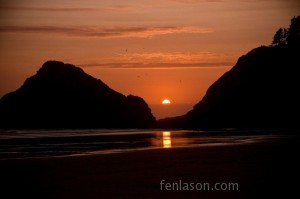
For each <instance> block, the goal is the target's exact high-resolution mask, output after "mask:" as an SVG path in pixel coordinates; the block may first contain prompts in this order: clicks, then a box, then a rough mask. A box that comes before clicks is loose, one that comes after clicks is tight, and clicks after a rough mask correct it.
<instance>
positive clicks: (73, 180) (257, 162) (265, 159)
mask: <svg viewBox="0 0 300 199" xmlns="http://www.w3.org/2000/svg"><path fill="white" fill-rule="evenodd" d="M299 148H300V146H299V138H298V137H297V138H290V139H288V138H287V139H282V140H280V141H272V142H271V141H266V142H257V143H250V144H237V145H227V146H207V147H195V148H169V149H155V150H144V151H134V152H128V153H118V154H105V155H103V154H102V155H88V156H73V157H57V158H40V159H26V160H7V161H0V176H1V179H0V181H1V190H2V191H1V193H0V194H1V195H2V196H0V197H1V198H3V196H5V195H7V196H9V197H7V198H20V197H21V198H149V199H150V198H270V197H272V196H277V197H283V198H292V196H293V194H294V193H296V191H297V190H298V189H299V178H298V177H299V168H300V167H299V163H297V159H298V158H299V151H300V150H299ZM293 179H294V180H293ZM161 180H165V182H166V183H168V182H170V183H172V182H177V183H178V182H179V181H180V180H181V182H184V183H187V182H191V183H210V186H213V185H214V183H229V182H230V183H238V189H239V190H238V191H216V190H213V191H212V190H210V191H204V190H197V191H168V190H166V189H165V187H163V189H164V190H161V185H160V182H161ZM293 181H295V182H297V183H293Z"/></svg>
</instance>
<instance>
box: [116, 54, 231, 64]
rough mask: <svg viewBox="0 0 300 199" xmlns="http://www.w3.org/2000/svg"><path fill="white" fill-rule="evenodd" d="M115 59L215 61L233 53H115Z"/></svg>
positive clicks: (219, 60) (229, 58) (187, 61)
mask: <svg viewBox="0 0 300 199" xmlns="http://www.w3.org/2000/svg"><path fill="white" fill-rule="evenodd" d="M117 55H118V56H117V57H115V59H116V60H118V61H122V62H129V63H130V62H136V61H140V62H143V63H181V64H194V63H197V64H198V63H205V64H207V63H211V62H213V63H216V62H221V63H223V62H224V61H228V60H232V59H234V57H235V55H233V54H229V53H215V52H172V53H161V52H156V53H122V54H117Z"/></svg>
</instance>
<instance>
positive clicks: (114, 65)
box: [78, 62, 234, 69]
mask: <svg viewBox="0 0 300 199" xmlns="http://www.w3.org/2000/svg"><path fill="white" fill-rule="evenodd" d="M233 64H234V63H233V62H210V63H204V62H202V63H142V62H135V63H88V64H78V66H80V67H83V68H87V67H98V68H110V69H185V68H215V67H230V66H233Z"/></svg>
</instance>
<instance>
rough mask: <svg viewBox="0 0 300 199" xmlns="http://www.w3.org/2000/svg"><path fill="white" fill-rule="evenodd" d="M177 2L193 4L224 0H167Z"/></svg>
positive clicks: (221, 0)
mask: <svg viewBox="0 0 300 199" xmlns="http://www.w3.org/2000/svg"><path fill="white" fill-rule="evenodd" d="M169 1H173V2H178V3H186V4H195V3H203V2H223V1H224V0H169Z"/></svg>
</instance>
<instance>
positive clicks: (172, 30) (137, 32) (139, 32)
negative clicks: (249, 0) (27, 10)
mask: <svg viewBox="0 0 300 199" xmlns="http://www.w3.org/2000/svg"><path fill="white" fill-rule="evenodd" d="M0 32H7V33H31V34H60V35H67V36H79V37H97V38H116V37H119V38H120V37H140V38H147V37H153V36H158V35H167V34H176V33H194V34H205V33H210V32H213V29H211V28H201V27H179V26H178V27H176V26H169V27H113V28H101V27H60V26H0Z"/></svg>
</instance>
